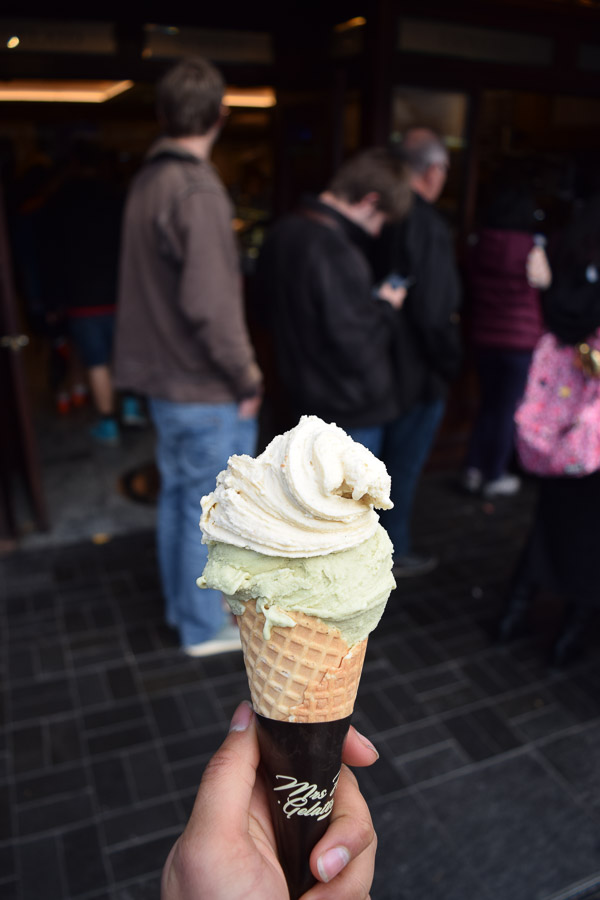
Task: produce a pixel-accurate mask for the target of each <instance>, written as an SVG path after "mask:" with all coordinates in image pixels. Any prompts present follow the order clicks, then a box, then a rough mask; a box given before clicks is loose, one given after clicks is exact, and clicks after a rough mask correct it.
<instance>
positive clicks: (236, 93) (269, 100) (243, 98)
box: [223, 87, 277, 109]
mask: <svg viewBox="0 0 600 900" xmlns="http://www.w3.org/2000/svg"><path fill="white" fill-rule="evenodd" d="M223 103H224V104H225V105H226V106H247V107H254V108H257V109H267V108H268V107H270V106H275V104H276V103H277V98H276V96H275V91H274V90H273V88H270V87H264V88H237V87H236V88H234V87H229V88H227V90H226V91H225V96H224V97H223Z"/></svg>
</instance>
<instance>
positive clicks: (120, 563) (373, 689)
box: [0, 473, 600, 900]
mask: <svg viewBox="0 0 600 900" xmlns="http://www.w3.org/2000/svg"><path fill="white" fill-rule="evenodd" d="M533 499H534V498H533V491H532V490H530V489H529V486H528V485H527V484H526V485H525V487H524V490H523V491H522V492H521V493H520V494H519V495H518V496H517V497H515V498H511V500H510V503H508V502H507V503H506V504H501V503H498V504H495V505H494V511H493V513H490V514H488V513H486V512H485V511H484V508H483V506H482V504H481V503H480V502H479V501H478V500H477V499H473V498H470V497H463V495H459V494H457V492H456V491H454V489H453V487H451V486H449V485H448V480H447V478H445V477H444V476H442V475H440V474H439V473H431V474H430V475H428V476H427V477H426V478H425V479H424V481H423V485H422V488H421V489H420V494H419V497H418V498H417V504H416V515H415V529H414V531H415V542H416V543H417V544H418V546H419V547H423V548H424V551H426V552H431V553H434V554H436V555H438V556H440V557H441V559H442V562H441V563H440V566H439V567H438V569H436V570H435V571H434V572H432V573H430V574H429V575H427V576H425V577H423V578H414V579H405V580H404V581H403V583H402V584H401V585H400V588H399V589H398V590H397V591H396V592H395V593H394V596H393V597H392V600H391V601H390V603H389V604H388V608H387V610H386V611H385V613H384V615H383V619H382V623H381V625H380V626H379V628H378V629H377V630H376V631H375V632H374V633H373V635H372V636H371V638H370V640H369V645H368V650H367V657H366V662H365V667H364V671H363V677H362V681H361V686H360V690H359V695H358V700H357V705H356V710H355V715H354V720H353V721H354V723H355V725H356V726H357V727H358V728H359V730H361V731H363V733H365V734H366V735H367V736H368V737H370V738H372V739H373V740H374V742H375V744H376V746H377V748H378V750H379V752H380V759H379V761H378V762H377V763H376V764H375V765H373V766H371V767H368V768H365V769H360V770H357V777H358V780H359V784H360V786H361V789H362V791H363V793H364V795H365V797H366V798H367V800H368V802H369V804H370V805H371V808H372V811H373V817H374V821H375V823H376V826H377V828H378V831H379V851H378V856H377V869H376V879H375V884H374V887H373V890H372V892H371V895H372V897H373V900H573V898H575V897H577V900H584V898H586V900H588V898H591V897H593V893H594V891H595V890H596V888H595V887H594V878H595V877H596V876H598V874H599V873H600V861H599V859H598V854H599V852H600V844H599V842H598V838H597V835H598V833H599V831H598V828H600V825H599V822H600V803H599V801H598V799H597V798H598V796H600V757H599V754H598V753H597V747H598V745H599V741H600V732H599V729H600V654H599V653H598V650H599V649H600V632H593V633H591V634H590V653H589V655H588V657H587V658H586V659H584V660H582V661H581V662H579V663H577V664H576V665H574V666H573V667H572V668H571V669H568V670H565V671H563V672H558V673H557V672H551V671H549V670H548V669H547V668H546V666H545V662H544V655H543V654H544V652H545V645H544V641H545V640H546V637H545V636H544V635H542V636H541V637H534V638H533V639H531V640H530V639H527V640H523V641H518V642H516V643H515V644H514V645H509V646H506V647H499V646H496V645H494V644H493V642H492V640H491V637H490V636H491V635H492V633H493V626H494V624H495V621H496V619H497V617H498V615H499V614H500V610H501V605H502V596H503V591H504V588H505V582H506V579H507V578H508V574H509V573H510V569H511V566H512V565H513V564H514V561H515V559H516V556H517V553H518V551H519V549H520V543H521V541H522V539H523V535H524V534H525V533H526V531H527V526H528V522H529V521H530V510H531V506H532V503H533ZM0 590H2V591H3V593H4V596H5V597H6V598H7V602H6V603H5V604H4V605H3V606H1V607H0V639H2V640H3V641H5V642H6V644H5V646H7V647H10V651H9V652H6V653H4V654H0V677H2V680H3V684H4V685H5V690H4V693H3V697H2V700H3V701H5V702H3V703H2V705H1V706H0V896H2V898H3V900H4V898H5V897H6V900H11V898H14V900H30V898H31V900H37V898H38V897H39V898H42V897H43V900H54V898H56V900H109V898H110V900H115V898H117V900H155V898H156V897H158V895H159V881H160V870H161V868H162V864H163V862H164V859H165V857H166V854H167V853H168V850H169V849H170V847H171V845H172V843H173V841H174V840H175V838H176V837H177V835H178V834H179V833H180V832H181V830H182V828H183V827H184V824H185V821H186V818H187V816H188V815H189V812H190V810H191V807H192V804H193V802H194V798H195V795H196V791H197V788H198V784H199V782H200V779H201V777H202V773H203V770H204V767H205V765H206V763H207V762H208V760H209V758H210V756H211V754H212V753H213V752H214V751H215V749H216V748H217V747H218V746H219V745H220V743H221V741H222V740H223V737H224V735H225V733H226V730H227V723H228V722H229V719H230V717H231V715H232V713H233V710H234V709H235V707H236V706H237V704H238V703H239V702H240V700H241V699H243V698H247V697H248V685H247V679H246V675H245V670H244V665H243V659H242V655H241V654H240V653H239V652H232V653H227V654H223V655H221V656H217V657H212V658H207V659H201V660H200V659H198V660H193V659H189V658H187V657H186V656H184V654H182V652H181V650H180V649H179V647H178V645H177V636H176V634H175V632H174V631H173V630H172V629H170V628H168V627H167V626H166V625H165V624H164V622H163V620H162V616H163V601H162V598H161V596H160V589H159V581H158V567H157V564H156V556H155V545H154V535H153V534H152V533H150V532H145V533H137V534H136V533H134V534H125V535H123V536H122V537H116V538H114V539H113V540H112V541H110V542H109V543H107V544H106V545H104V546H95V545H93V544H92V543H91V542H85V543H81V544H74V543H72V544H70V545H68V546H65V547H61V546H53V547H48V548H46V549H44V550H43V551H37V550H35V551H32V550H29V551H26V552H23V553H18V554H15V555H14V556H13V557H9V558H6V559H2V560H0ZM544 603H545V613H544V615H545V617H546V618H545V621H544V623H543V628H545V629H551V628H552V627H553V626H552V616H553V615H555V613H556V610H557V607H556V603H554V606H552V603H551V602H546V601H544ZM553 610H554V612H553ZM536 616H537V610H536ZM536 622H537V619H536ZM596 893H597V891H596Z"/></svg>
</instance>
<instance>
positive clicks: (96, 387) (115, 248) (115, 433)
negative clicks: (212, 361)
mask: <svg viewBox="0 0 600 900" xmlns="http://www.w3.org/2000/svg"><path fill="white" fill-rule="evenodd" d="M102 163H103V159H102V150H101V148H100V147H99V146H98V145H97V144H95V143H94V142H92V141H90V140H87V139H85V138H82V139H79V140H76V141H75V142H74V144H73V146H72V147H71V153H70V158H69V161H68V164H67V168H66V170H65V171H64V172H63V174H62V177H61V179H60V181H59V182H58V184H57V186H56V189H55V190H54V192H53V193H52V195H51V196H50V198H49V199H48V202H47V203H46V206H45V208H44V210H43V213H42V214H43V218H44V222H45V229H44V230H45V233H46V235H47V237H46V240H45V242H44V243H45V247H44V251H43V252H44V255H45V257H46V259H47V261H48V263H47V265H48V269H49V271H50V272H51V274H52V278H53V281H54V291H55V293H56V294H57V295H58V296H59V297H60V302H61V306H62V309H63V311H64V315H65V320H66V323H67V327H68V333H69V335H70V338H71V341H72V344H73V346H74V348H75V351H76V353H77V356H78V357H79V359H80V360H81V363H82V364H83V366H84V368H85V370H86V374H87V378H88V381H89V387H90V391H91V395H92V399H93V402H94V407H95V410H96V412H97V414H98V416H99V419H98V421H97V422H96V424H94V425H93V427H92V429H91V434H92V437H93V438H94V439H95V440H96V441H97V442H98V443H101V444H106V445H111V446H112V445H116V444H118V443H119V440H120V431H119V423H118V418H117V409H116V401H115V393H114V389H113V382H112V373H111V360H112V352H113V337H114V326H115V303H116V289H117V265H118V257H119V234H120V223H121V215H122V208H123V204H122V197H121V193H120V191H119V190H118V189H117V188H116V186H115V185H114V184H113V183H112V182H111V180H110V179H108V178H107V177H105V174H104V172H103V171H102ZM73 399H75V401H76V400H77V398H73Z"/></svg>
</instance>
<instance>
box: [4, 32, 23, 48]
mask: <svg viewBox="0 0 600 900" xmlns="http://www.w3.org/2000/svg"><path fill="white" fill-rule="evenodd" d="M20 43H21V41H20V40H19V38H18V37H17V36H16V34H14V35H13V36H12V37H9V39H8V40H7V42H6V46H7V47H8V49H9V50H14V49H15V47H18V46H19V44H20Z"/></svg>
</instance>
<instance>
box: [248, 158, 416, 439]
mask: <svg viewBox="0 0 600 900" xmlns="http://www.w3.org/2000/svg"><path fill="white" fill-rule="evenodd" d="M407 205H408V188H407V184H406V180H405V179H404V178H403V176H402V167H401V165H400V164H399V163H398V162H397V161H396V160H394V158H393V157H392V155H391V154H390V153H388V151H386V150H380V149H371V150H366V151H363V152H362V153H359V154H358V155H356V156H354V157H352V158H351V159H350V160H348V161H347V162H346V163H345V164H344V165H342V167H341V168H340V169H339V171H338V172H337V173H336V174H335V175H334V177H333V178H332V180H331V182H330V184H329V185H328V187H327V188H326V189H325V190H324V191H322V193H321V194H319V196H318V197H312V196H307V197H305V198H304V199H303V201H302V203H301V206H300V207H299V209H297V210H296V211H294V212H293V213H291V214H289V215H287V216H284V217H283V218H282V219H281V220H280V221H279V222H277V223H275V225H274V226H273V227H272V228H271V229H270V231H269V232H268V234H267V237H266V240H265V242H264V244H263V247H262V250H261V253H260V256H259V259H258V265H257V273H256V282H255V294H256V295H257V296H258V297H259V301H260V303H261V304H262V305H264V306H265V308H266V309H267V318H268V320H269V325H270V330H271V334H272V338H273V343H274V353H275V369H276V378H277V379H280V380H281V384H282V385H283V388H284V392H285V401H286V406H285V415H286V416H287V420H286V421H279V422H278V423H277V425H276V426H275V427H276V430H277V431H279V430H285V429H286V428H288V427H293V426H294V425H295V424H296V422H297V421H298V418H299V417H300V416H301V415H305V414H307V415H317V416H320V417H321V418H322V419H324V420H325V421H327V422H335V423H336V424H337V425H339V426H340V427H341V428H344V429H345V430H346V431H347V432H348V433H349V434H351V435H352V436H354V435H355V434H357V431H356V429H362V428H373V429H380V428H381V427H382V426H383V424H384V423H386V422H388V421H391V420H392V419H393V418H394V416H395V415H396V411H397V410H396V402H395V398H394V390H393V385H394V365H393V359H392V353H391V341H392V333H393V320H394V316H395V309H394V306H396V307H398V308H399V306H400V305H401V303H402V300H403V298H404V293H405V292H404V290H403V289H396V288H391V287H387V288H386V289H385V290H384V291H382V292H381V294H380V295H379V297H378V298H374V297H373V295H372V286H373V284H372V276H371V272H370V269H369V265H368V261H367V256H366V254H367V252H368V249H367V248H368V245H369V242H370V241H371V240H372V239H373V237H374V236H376V235H377V234H379V232H380V230H381V227H382V226H383V224H384V222H386V221H387V220H388V219H389V218H392V217H396V216H399V215H402V214H403V213H404V212H405V211H406V208H407ZM277 386H278V385H277V384H276V387H277ZM280 407H281V408H283V403H281V404H280ZM356 439H357V440H361V438H360V437H358V438H356ZM362 443H364V441H362Z"/></svg>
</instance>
